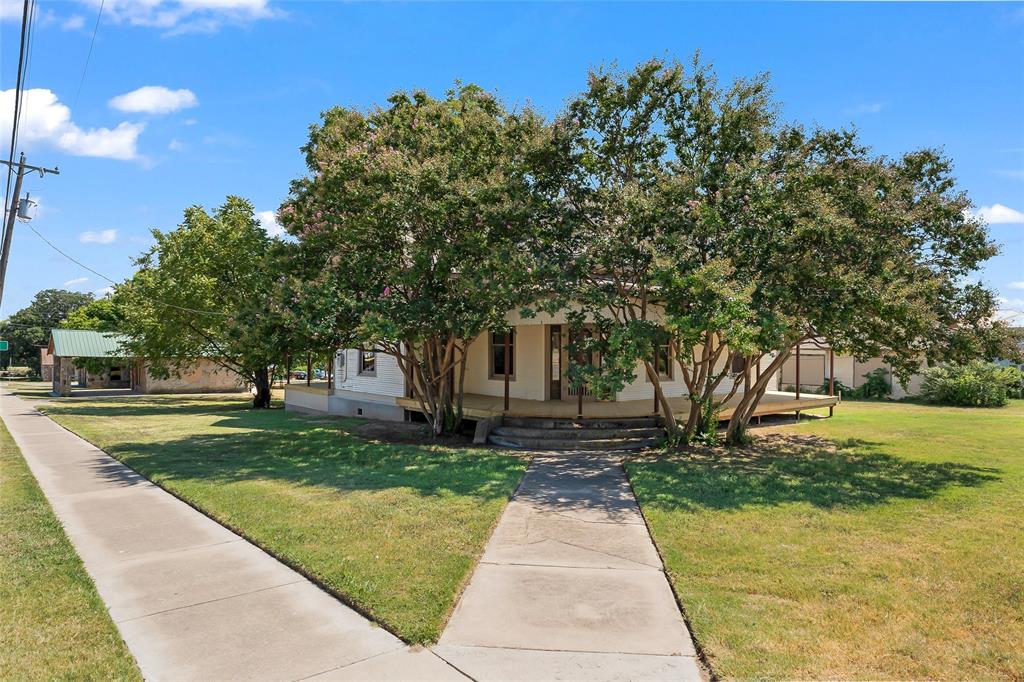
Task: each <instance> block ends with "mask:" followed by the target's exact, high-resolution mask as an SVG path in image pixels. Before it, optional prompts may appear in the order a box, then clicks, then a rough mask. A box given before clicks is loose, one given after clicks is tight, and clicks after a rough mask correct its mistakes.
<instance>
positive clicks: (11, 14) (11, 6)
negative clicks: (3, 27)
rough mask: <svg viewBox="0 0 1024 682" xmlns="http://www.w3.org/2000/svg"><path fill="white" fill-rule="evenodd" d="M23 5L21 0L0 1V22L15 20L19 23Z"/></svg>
mask: <svg viewBox="0 0 1024 682" xmlns="http://www.w3.org/2000/svg"><path fill="white" fill-rule="evenodd" d="M23 9H24V3H23V2H21V0H0V21H8V20H15V19H17V20H18V21H21V12H22V10H23Z"/></svg>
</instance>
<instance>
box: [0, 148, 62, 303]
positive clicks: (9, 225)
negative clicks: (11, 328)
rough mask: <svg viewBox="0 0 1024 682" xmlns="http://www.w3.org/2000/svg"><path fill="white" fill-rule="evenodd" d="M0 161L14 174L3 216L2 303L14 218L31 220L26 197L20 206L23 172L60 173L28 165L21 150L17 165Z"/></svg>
mask: <svg viewBox="0 0 1024 682" xmlns="http://www.w3.org/2000/svg"><path fill="white" fill-rule="evenodd" d="M0 163H2V164H4V165H6V166H9V167H10V168H11V169H13V170H14V172H15V175H16V177H15V180H14V195H13V198H12V199H11V205H10V207H9V208H8V211H7V215H6V216H4V217H5V218H6V220H7V222H6V223H5V225H4V242H3V247H2V250H0V303H2V302H3V300H4V282H5V281H6V279H7V260H8V259H9V258H10V256H11V238H12V237H13V236H14V219H15V218H18V217H20V218H21V219H22V220H31V216H29V215H28V211H27V209H28V204H29V203H30V202H29V200H28V198H27V197H26V199H25V210H24V211H23V210H22V208H21V207H22V199H21V181H22V180H23V179H24V177H25V173H28V172H32V171H36V172H38V173H39V177H43V176H44V175H46V174H47V173H53V174H54V175H60V169H59V168H43V167H42V166H30V165H28V164H27V163H25V154H24V152H22V154H21V158H20V159H19V160H18V163H17V165H15V164H13V163H11V162H10V161H0Z"/></svg>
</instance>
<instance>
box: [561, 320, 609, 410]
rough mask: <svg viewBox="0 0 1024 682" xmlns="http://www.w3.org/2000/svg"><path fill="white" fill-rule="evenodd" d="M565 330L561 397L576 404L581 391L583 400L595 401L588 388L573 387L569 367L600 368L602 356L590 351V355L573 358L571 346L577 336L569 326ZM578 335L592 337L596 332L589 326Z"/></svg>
mask: <svg viewBox="0 0 1024 682" xmlns="http://www.w3.org/2000/svg"><path fill="white" fill-rule="evenodd" d="M563 329H565V330H566V333H564V334H562V335H561V336H562V337H563V338H564V339H565V341H566V343H565V344H564V345H563V346H562V348H561V354H560V355H561V363H560V364H561V369H562V374H561V396H562V400H572V401H573V402H575V401H576V400H578V398H579V391H580V390H582V391H583V400H585V401H591V400H594V396H593V395H591V393H590V390H589V389H588V388H587V387H586V386H583V387H582V389H577V388H574V387H573V386H572V384H571V383H570V381H569V367H570V366H571V365H572V364H584V365H589V366H591V367H600V365H601V356H600V354H599V353H598V352H597V351H590V352H589V353H584V354H579V355H576V356H575V357H571V356H570V354H569V345H571V344H572V343H573V342H574V341H575V340H576V336H575V334H574V333H573V332H572V331H569V328H568V326H564V327H563ZM577 333H578V334H580V335H582V336H591V335H592V334H593V333H594V330H593V329H592V328H591V327H589V326H587V327H584V328H583V329H581V330H580V331H579V332H577Z"/></svg>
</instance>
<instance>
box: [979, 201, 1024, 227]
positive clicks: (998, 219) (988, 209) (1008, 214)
mask: <svg viewBox="0 0 1024 682" xmlns="http://www.w3.org/2000/svg"><path fill="white" fill-rule="evenodd" d="M975 215H976V216H978V217H979V218H981V219H982V220H984V221H985V222H986V223H988V224H989V225H1016V224H1018V223H1024V213H1021V212H1020V211H1016V210H1014V209H1012V208H1010V207H1009V206H1003V205H1002V204H992V205H991V206H982V207H981V208H979V209H978V210H977V211H976V212H975Z"/></svg>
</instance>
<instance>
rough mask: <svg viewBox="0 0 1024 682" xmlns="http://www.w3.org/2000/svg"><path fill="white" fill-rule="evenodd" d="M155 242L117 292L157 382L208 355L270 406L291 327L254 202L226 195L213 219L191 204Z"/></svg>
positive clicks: (126, 324) (136, 349) (138, 353)
mask: <svg viewBox="0 0 1024 682" xmlns="http://www.w3.org/2000/svg"><path fill="white" fill-rule="evenodd" d="M153 237H154V238H155V239H156V244H155V245H154V246H153V247H152V248H151V249H150V250H149V251H147V252H146V253H144V254H143V255H142V256H141V257H140V258H139V259H138V260H137V261H136V264H137V265H138V266H139V269H138V271H137V272H136V273H135V275H134V276H133V277H132V278H131V279H130V280H128V281H127V282H125V283H124V284H122V285H119V286H118V287H117V290H116V293H115V299H116V300H117V301H118V302H119V305H120V307H121V313H122V314H123V316H124V318H123V326H122V331H123V332H124V333H125V334H127V335H128V337H129V338H130V343H129V349H130V350H131V351H132V354H133V355H134V356H135V357H141V358H146V360H147V362H148V363H149V367H150V372H151V373H152V374H153V375H154V376H158V377H166V376H169V375H171V374H176V373H179V372H181V371H183V370H185V369H187V368H188V367H190V366H191V365H192V364H193V363H194V362H195V360H196V358H200V357H206V358H209V359H210V360H212V361H214V362H216V363H217V364H219V365H221V366H222V367H223V368H224V369H226V370H229V371H232V372H235V373H237V374H238V375H239V376H240V377H242V379H244V380H246V381H248V382H249V383H251V384H253V385H254V386H255V388H256V397H255V399H254V405H255V406H256V407H269V405H270V382H269V369H268V368H269V367H270V366H271V365H276V364H279V363H280V361H281V360H282V358H283V356H284V354H285V353H286V352H287V349H288V348H289V346H290V342H291V338H292V329H291V328H290V327H289V326H288V323H287V316H286V315H285V314H284V313H283V312H282V309H281V308H282V306H281V301H280V297H279V296H278V292H279V290H278V282H279V276H280V269H281V267H282V265H281V264H282V259H281V258H280V257H279V255H278V254H277V252H276V251H275V249H276V248H277V247H276V246H275V242H274V241H273V240H271V239H270V238H269V237H268V236H267V234H266V232H265V231H264V230H263V229H262V228H261V227H260V225H259V222H258V221H257V220H256V218H255V216H254V214H253V208H252V205H251V204H250V203H249V202H248V201H246V200H244V199H241V198H239V197H228V198H227V200H226V201H225V203H224V204H223V205H222V206H220V207H219V208H217V209H216V210H215V211H214V212H213V213H207V212H206V211H205V210H203V209H202V208H201V207H199V206H193V207H191V208H188V209H186V210H185V215H184V220H183V221H182V223H181V225H179V226H178V228H177V229H175V230H172V231H170V232H161V231H159V230H154V231H153Z"/></svg>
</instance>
